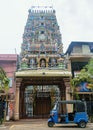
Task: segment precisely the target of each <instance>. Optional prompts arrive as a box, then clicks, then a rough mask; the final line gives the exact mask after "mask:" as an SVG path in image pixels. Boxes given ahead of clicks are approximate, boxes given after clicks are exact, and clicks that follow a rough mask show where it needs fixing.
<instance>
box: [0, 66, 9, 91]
mask: <svg viewBox="0 0 93 130" xmlns="http://www.w3.org/2000/svg"><path fill="white" fill-rule="evenodd" d="M8 89H9V79H8V78H7V76H6V73H5V71H4V70H3V69H2V67H0V90H3V91H4V92H7V91H8Z"/></svg>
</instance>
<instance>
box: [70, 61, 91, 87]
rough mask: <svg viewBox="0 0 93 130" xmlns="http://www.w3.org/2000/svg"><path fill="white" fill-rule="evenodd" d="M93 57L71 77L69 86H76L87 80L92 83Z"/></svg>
mask: <svg viewBox="0 0 93 130" xmlns="http://www.w3.org/2000/svg"><path fill="white" fill-rule="evenodd" d="M92 76H93V58H92V59H90V61H89V63H88V64H87V65H86V66H84V68H83V69H82V70H81V71H80V73H79V74H77V76H76V77H74V78H73V79H71V86H72V87H77V86H78V85H79V84H80V83H81V82H88V83H91V84H93V79H92V78H91V77H92Z"/></svg>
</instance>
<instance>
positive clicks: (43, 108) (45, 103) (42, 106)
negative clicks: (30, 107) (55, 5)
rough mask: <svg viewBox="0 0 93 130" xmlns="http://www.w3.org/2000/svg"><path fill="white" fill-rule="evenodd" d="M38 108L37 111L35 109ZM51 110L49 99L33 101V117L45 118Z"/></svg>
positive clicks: (42, 98)
mask: <svg viewBox="0 0 93 130" xmlns="http://www.w3.org/2000/svg"><path fill="white" fill-rule="evenodd" d="M37 108H38V109H37ZM50 110H51V98H50V97H37V98H36V99H35V106H34V117H35V115H36V117H38V118H46V117H48V115H49V112H50Z"/></svg>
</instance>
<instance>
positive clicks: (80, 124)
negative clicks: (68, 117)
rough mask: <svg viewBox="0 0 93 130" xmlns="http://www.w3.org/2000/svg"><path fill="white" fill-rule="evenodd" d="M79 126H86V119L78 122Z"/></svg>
mask: <svg viewBox="0 0 93 130" xmlns="http://www.w3.org/2000/svg"><path fill="white" fill-rule="evenodd" d="M78 126H79V127H80V128H85V127H86V122H85V121H80V122H79V124H78Z"/></svg>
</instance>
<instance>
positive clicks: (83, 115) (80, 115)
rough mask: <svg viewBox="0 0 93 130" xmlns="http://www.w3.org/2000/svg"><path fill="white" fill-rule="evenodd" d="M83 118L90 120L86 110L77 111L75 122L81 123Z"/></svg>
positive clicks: (86, 120)
mask: <svg viewBox="0 0 93 130" xmlns="http://www.w3.org/2000/svg"><path fill="white" fill-rule="evenodd" d="M81 120H83V121H85V122H86V123H87V122H88V115H87V113H86V112H77V113H75V117H74V122H75V123H79V122H80V121H81Z"/></svg>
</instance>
